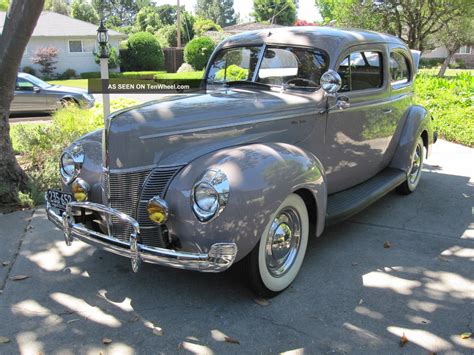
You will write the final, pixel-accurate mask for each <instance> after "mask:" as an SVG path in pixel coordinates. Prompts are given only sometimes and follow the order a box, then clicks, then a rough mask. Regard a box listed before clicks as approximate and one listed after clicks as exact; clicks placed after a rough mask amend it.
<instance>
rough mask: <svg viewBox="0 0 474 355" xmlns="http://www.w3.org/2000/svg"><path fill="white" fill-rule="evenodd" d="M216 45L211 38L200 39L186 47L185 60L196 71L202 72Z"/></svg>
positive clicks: (194, 40)
mask: <svg viewBox="0 0 474 355" xmlns="http://www.w3.org/2000/svg"><path fill="white" fill-rule="evenodd" d="M214 48H215V44H214V42H213V41H212V39H210V38H209V37H199V38H195V39H193V40H192V41H191V42H189V43H188V44H187V45H186V47H184V60H185V62H186V63H188V64H191V65H192V66H193V67H194V68H195V69H196V70H202V69H204V67H205V66H206V64H207V61H208V60H209V57H210V56H211V54H212V52H213V51H214Z"/></svg>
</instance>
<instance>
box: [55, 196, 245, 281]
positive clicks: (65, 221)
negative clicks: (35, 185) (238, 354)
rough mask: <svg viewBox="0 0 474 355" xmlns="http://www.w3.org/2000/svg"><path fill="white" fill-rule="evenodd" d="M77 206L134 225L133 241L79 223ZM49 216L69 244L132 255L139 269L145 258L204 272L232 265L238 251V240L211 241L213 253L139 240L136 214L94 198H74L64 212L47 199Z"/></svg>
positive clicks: (133, 261) (131, 236)
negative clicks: (183, 249) (134, 216)
mask: <svg viewBox="0 0 474 355" xmlns="http://www.w3.org/2000/svg"><path fill="white" fill-rule="evenodd" d="M73 209H85V210H88V211H95V212H99V213H101V214H105V215H110V216H115V217H117V218H119V219H120V220H121V221H123V222H126V223H129V224H130V225H132V227H133V232H132V234H131V235H130V239H129V242H124V241H122V240H119V239H118V238H115V237H114V236H112V235H105V234H103V233H100V232H96V231H93V230H91V229H88V228H86V227H85V226H84V225H82V224H81V223H75V221H74V216H73V213H72V212H73ZM46 212H47V215H48V219H49V220H50V221H51V222H53V223H54V224H55V225H56V227H58V228H60V229H62V230H63V232H64V238H65V240H66V244H67V245H71V243H72V241H73V240H74V239H79V240H81V241H83V242H85V243H87V244H90V245H93V246H95V247H97V248H100V249H103V250H107V251H109V252H112V253H115V254H118V255H121V256H125V257H128V258H130V259H131V262H132V270H133V271H134V272H138V270H139V267H140V264H141V262H142V261H143V262H147V263H152V264H159V265H163V266H169V267H174V268H178V269H187V270H196V271H202V272H221V271H224V270H226V269H228V268H229V267H230V266H231V265H232V263H233V262H234V260H235V256H236V255H237V245H236V244H235V243H216V244H213V245H211V247H210V249H209V253H207V254H200V253H188V252H182V251H176V250H172V249H165V248H156V247H151V246H147V245H143V244H140V243H139V237H140V226H139V224H138V222H137V221H136V220H135V219H133V218H132V217H130V216H128V215H126V214H125V213H122V212H120V211H117V210H115V209H113V208H110V207H107V206H104V205H100V204H97V203H92V202H71V203H69V204H68V206H67V210H66V212H64V213H63V215H62V216H60V215H59V214H57V213H56V212H55V211H54V210H53V208H52V207H51V205H50V204H49V202H46Z"/></svg>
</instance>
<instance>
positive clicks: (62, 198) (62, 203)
mask: <svg viewBox="0 0 474 355" xmlns="http://www.w3.org/2000/svg"><path fill="white" fill-rule="evenodd" d="M46 196H47V199H48V202H49V203H50V205H51V206H52V207H54V208H57V209H58V210H60V211H66V206H67V204H68V203H69V202H72V201H74V198H73V197H72V195H71V194H69V193H67V192H62V191H56V190H48V192H47V195H46Z"/></svg>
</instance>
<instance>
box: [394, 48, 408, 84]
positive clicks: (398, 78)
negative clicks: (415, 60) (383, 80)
mask: <svg viewBox="0 0 474 355" xmlns="http://www.w3.org/2000/svg"><path fill="white" fill-rule="evenodd" d="M408 68H409V66H408V60H407V58H406V57H405V56H404V55H403V54H401V53H398V52H392V53H390V77H391V82H392V84H404V83H408V81H409V80H410V70H409V69H408Z"/></svg>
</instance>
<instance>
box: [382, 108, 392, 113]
mask: <svg viewBox="0 0 474 355" xmlns="http://www.w3.org/2000/svg"><path fill="white" fill-rule="evenodd" d="M382 112H383V113H392V109H391V108H385V109H383V110H382Z"/></svg>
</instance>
